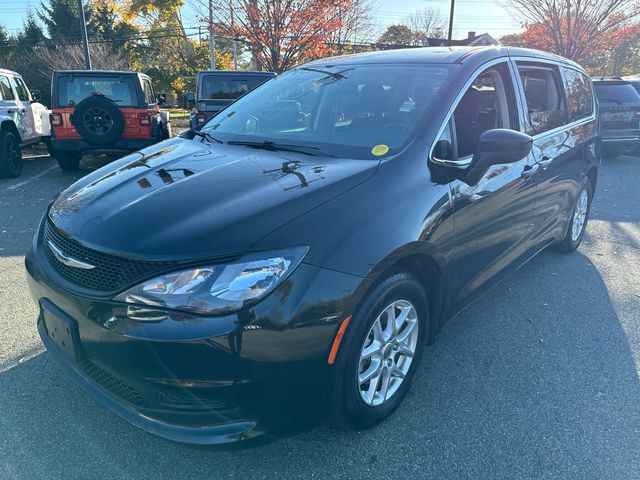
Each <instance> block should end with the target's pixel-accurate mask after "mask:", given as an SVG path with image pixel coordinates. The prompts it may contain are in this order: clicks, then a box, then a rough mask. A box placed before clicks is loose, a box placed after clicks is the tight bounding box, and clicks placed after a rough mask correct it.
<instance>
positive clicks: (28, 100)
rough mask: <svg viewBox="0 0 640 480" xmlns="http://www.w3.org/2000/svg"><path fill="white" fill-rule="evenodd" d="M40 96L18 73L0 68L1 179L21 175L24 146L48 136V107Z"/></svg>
mask: <svg viewBox="0 0 640 480" xmlns="http://www.w3.org/2000/svg"><path fill="white" fill-rule="evenodd" d="M39 99H40V95H39V94H38V92H36V91H34V92H33V94H32V93H31V92H29V88H27V86H26V85H25V83H24V81H23V80H22V77H21V76H20V75H19V74H18V73H16V72H12V71H11V70H3V69H0V178H2V177H17V176H18V175H20V172H21V171H22V154H21V149H22V148H23V147H26V146H28V145H32V144H34V143H37V142H40V141H44V140H46V138H47V137H48V135H49V133H48V130H49V126H48V122H46V123H47V125H44V128H43V117H44V118H46V117H47V116H46V114H44V115H43V113H45V112H46V111H47V110H46V107H45V106H44V105H42V104H41V103H39V102H38V100H39ZM45 130H46V131H45Z"/></svg>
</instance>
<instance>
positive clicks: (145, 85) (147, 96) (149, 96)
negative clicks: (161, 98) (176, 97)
mask: <svg viewBox="0 0 640 480" xmlns="http://www.w3.org/2000/svg"><path fill="white" fill-rule="evenodd" d="M142 90H144V101H145V102H146V103H149V104H153V103H156V96H155V95H154V94H153V88H152V87H151V82H150V81H149V80H143V81H142Z"/></svg>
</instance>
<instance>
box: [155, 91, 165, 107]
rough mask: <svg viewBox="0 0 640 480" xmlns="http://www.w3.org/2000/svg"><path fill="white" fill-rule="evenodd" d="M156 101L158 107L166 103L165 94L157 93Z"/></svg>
mask: <svg viewBox="0 0 640 480" xmlns="http://www.w3.org/2000/svg"><path fill="white" fill-rule="evenodd" d="M157 100H158V105H163V104H165V103H167V94H166V93H159V94H158V98H157Z"/></svg>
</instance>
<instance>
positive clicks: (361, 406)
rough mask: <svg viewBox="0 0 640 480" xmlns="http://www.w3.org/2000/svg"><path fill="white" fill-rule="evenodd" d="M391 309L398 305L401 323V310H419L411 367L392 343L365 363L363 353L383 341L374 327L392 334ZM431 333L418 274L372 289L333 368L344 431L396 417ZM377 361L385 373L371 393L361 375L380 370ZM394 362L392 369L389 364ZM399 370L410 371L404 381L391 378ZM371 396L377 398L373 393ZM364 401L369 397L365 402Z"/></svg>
mask: <svg viewBox="0 0 640 480" xmlns="http://www.w3.org/2000/svg"><path fill="white" fill-rule="evenodd" d="M391 306H394V311H395V312H396V315H397V318H398V319H400V318H401V313H402V311H403V310H399V309H398V308H396V307H400V308H404V309H406V308H407V307H408V306H412V307H413V309H414V310H413V311H414V312H415V317H416V318H414V321H415V323H414V324H413V325H414V326H413V329H412V330H410V331H411V332H414V330H415V327H416V326H417V327H418V328H417V333H416V334H415V335H416V337H415V338H412V337H411V335H412V334H413V333H412V334H409V338H408V340H407V342H408V343H405V346H409V348H410V347H411V345H413V351H414V355H413V358H411V359H409V363H408V364H407V358H409V357H406V356H404V355H402V350H403V349H402V348H401V347H399V349H398V350H395V346H394V342H393V339H392V341H391V342H390V343H387V344H386V345H385V346H384V347H383V348H380V349H379V354H376V355H375V356H374V355H372V356H371V357H370V358H371V360H368V359H365V360H362V361H361V354H362V352H363V351H364V348H365V347H367V346H368V347H372V346H373V345H374V343H373V342H374V341H375V338H380V337H376V335H375V333H374V330H375V328H374V324H375V323H376V322H378V321H380V327H381V328H382V327H385V328H383V330H384V331H383V332H379V335H382V336H384V335H385V334H386V333H388V332H387V328H386V327H389V324H388V323H386V321H385V320H386V319H388V318H389V317H388V316H387V315H386V314H385V313H384V312H385V311H386V310H387V308H388V307H391ZM409 312H410V310H409ZM407 318H413V315H412V314H411V313H409V316H408V317H407ZM385 323H386V325H385ZM408 325H409V323H406V324H404V326H402V325H401V328H400V329H399V332H398V333H399V335H398V338H399V337H401V336H402V335H403V334H404V333H406V332H407V330H405V329H406V328H408ZM428 331H429V303H428V300H427V296H426V295H425V293H424V290H423V288H422V286H421V285H420V283H419V282H418V280H417V279H416V278H415V277H414V276H413V275H410V274H408V273H396V274H394V275H391V276H389V277H387V278H386V279H385V280H384V281H382V282H381V283H379V284H378V285H377V286H376V287H375V288H373V290H371V291H370V292H369V293H368V294H367V295H366V296H365V298H364V299H363V300H362V302H361V304H360V306H359V307H358V309H357V311H356V313H355V314H354V315H353V317H352V319H351V321H350V322H349V324H348V326H347V329H346V332H345V334H344V337H343V338H342V342H341V344H340V350H339V351H338V355H337V357H336V361H335V363H334V365H333V367H332V368H333V370H332V372H331V385H330V391H329V408H330V410H331V414H332V417H333V420H334V422H335V423H337V424H338V425H340V426H351V427H355V428H369V427H372V426H374V425H377V424H378V423H380V422H382V421H383V420H384V419H386V418H387V417H388V416H389V415H391V414H392V413H393V412H394V411H395V409H396V408H397V407H398V406H399V405H400V403H401V402H402V400H403V398H404V396H405V395H406V393H407V391H408V390H409V387H410V386H411V380H412V379H413V375H414V373H415V371H416V368H417V367H418V364H419V363H420V358H421V357H422V354H423V351H424V346H425V343H426V339H427V336H428ZM396 340H397V339H396ZM409 340H412V341H413V342H414V343H412V342H411V341H409ZM396 345H397V344H396ZM368 349H369V348H368ZM374 357H375V358H378V359H379V365H380V367H379V370H380V371H381V373H380V374H379V377H376V386H375V387H373V389H372V383H371V381H369V382H363V383H362V384H361V383H360V381H359V378H358V375H360V374H366V373H367V372H370V371H372V369H373V370H376V365H378V362H377V361H376V363H374V360H373V359H374ZM389 358H391V360H392V364H393V366H392V365H391V364H389V363H387V362H388V361H389ZM394 359H395V361H394ZM396 367H397V368H400V369H403V370H406V371H404V372H403V373H404V378H403V379H402V378H399V377H388V375H389V372H391V371H392V370H394V369H395V368H396ZM396 371H397V370H396ZM385 378H392V380H391V381H390V383H389V384H388V385H389V389H388V390H387V395H386V398H382V395H381V393H382V385H383V384H384V383H385V382H384V380H385ZM398 380H399V383H398ZM394 389H395V390H394ZM361 390H362V391H363V392H361ZM371 392H373V394H370V393H371ZM365 396H367V397H368V398H367V399H365Z"/></svg>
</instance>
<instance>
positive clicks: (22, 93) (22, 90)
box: [10, 77, 30, 102]
mask: <svg viewBox="0 0 640 480" xmlns="http://www.w3.org/2000/svg"><path fill="white" fill-rule="evenodd" d="M10 78H11V83H12V84H13V87H14V88H15V89H16V92H17V93H18V98H19V99H20V100H21V101H23V102H28V101H29V100H30V98H29V92H28V90H27V87H26V86H25V84H24V83H23V82H22V80H20V79H18V78H16V77H10Z"/></svg>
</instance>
